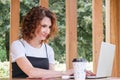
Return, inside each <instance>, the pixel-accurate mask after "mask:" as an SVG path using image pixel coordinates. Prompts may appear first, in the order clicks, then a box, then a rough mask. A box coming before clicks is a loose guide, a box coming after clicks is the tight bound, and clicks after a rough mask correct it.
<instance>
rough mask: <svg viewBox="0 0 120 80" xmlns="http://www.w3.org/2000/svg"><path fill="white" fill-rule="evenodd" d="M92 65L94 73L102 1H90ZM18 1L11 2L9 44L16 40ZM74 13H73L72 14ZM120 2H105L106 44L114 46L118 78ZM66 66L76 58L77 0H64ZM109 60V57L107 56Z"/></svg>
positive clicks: (100, 35)
mask: <svg viewBox="0 0 120 80" xmlns="http://www.w3.org/2000/svg"><path fill="white" fill-rule="evenodd" d="M48 1H49V0H40V5H42V6H45V7H48ZM92 2H93V3H92V16H93V17H92V29H93V32H92V33H93V63H94V71H95V72H96V67H97V63H98V56H99V51H100V44H101V41H103V37H104V36H103V15H102V0H92ZM19 11H20V2H19V0H11V18H10V20H11V21H10V25H11V28H10V43H11V42H12V41H14V40H16V39H18V34H19V19H20V18H19V13H20V12H19ZM73 12H74V13H73ZM119 14H120V0H106V42H110V43H113V44H115V45H116V52H115V59H114V66H113V74H112V76H117V77H118V76H119V77H120V37H119V36H120V15H119ZM66 54H67V56H66V64H67V69H69V68H71V67H72V59H73V58H74V57H76V56H77V0H74V1H73V0H66ZM108 58H109V55H108Z"/></svg>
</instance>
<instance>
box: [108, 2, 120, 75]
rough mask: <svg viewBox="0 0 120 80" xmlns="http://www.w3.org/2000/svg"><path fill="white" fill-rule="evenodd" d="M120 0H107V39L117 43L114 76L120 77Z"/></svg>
mask: <svg viewBox="0 0 120 80" xmlns="http://www.w3.org/2000/svg"><path fill="white" fill-rule="evenodd" d="M119 4H120V1H119V0H106V41H107V42H110V43H113V44H115V45H116V53H115V59H114V64H113V73H112V76H114V77H118V76H119V77H120V54H119V53H120V28H119V27H120V23H119V22H120V15H119V14H120V9H119V8H120V6H119Z"/></svg>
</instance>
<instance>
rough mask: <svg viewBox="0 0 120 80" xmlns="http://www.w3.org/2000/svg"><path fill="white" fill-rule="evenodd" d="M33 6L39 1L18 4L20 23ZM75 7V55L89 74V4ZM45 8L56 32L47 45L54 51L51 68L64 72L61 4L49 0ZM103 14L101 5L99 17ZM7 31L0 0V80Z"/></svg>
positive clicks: (6, 7)
mask: <svg viewBox="0 0 120 80" xmlns="http://www.w3.org/2000/svg"><path fill="white" fill-rule="evenodd" d="M103 3H105V0H103ZM37 5H39V0H20V23H21V20H22V18H23V17H24V16H25V15H26V13H27V12H28V11H29V10H30V9H31V8H32V7H33V6H37ZM77 5H78V6H77V7H78V9H77V23H78V24H77V38H78V40H77V41H78V54H79V57H84V58H86V59H87V60H88V62H90V64H89V66H90V67H88V68H89V69H90V70H92V0H78V4H77ZM49 8H50V9H51V10H52V11H53V12H54V13H56V15H57V20H58V21H57V24H58V28H59V33H58V34H57V36H56V37H55V38H54V39H53V40H50V42H49V44H50V45H51V46H52V47H53V49H54V51H55V60H56V67H55V68H56V70H65V69H66V65H65V57H66V55H65V53H66V52H65V46H66V43H65V29H66V27H65V25H66V24H65V20H66V19H65V0H49ZM104 13H105V4H103V15H104ZM103 20H105V19H103ZM103 22H105V21H103ZM104 24H105V23H103V25H104ZM9 31H10V0H0V77H9V66H10V63H9V62H10V61H9V47H10V46H9V34H10V33H9Z"/></svg>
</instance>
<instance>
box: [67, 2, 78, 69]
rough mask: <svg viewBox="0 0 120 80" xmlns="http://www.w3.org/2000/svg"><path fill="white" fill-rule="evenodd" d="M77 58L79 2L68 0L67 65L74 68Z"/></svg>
mask: <svg viewBox="0 0 120 80" xmlns="http://www.w3.org/2000/svg"><path fill="white" fill-rule="evenodd" d="M76 57H77V0H74V1H73V0H66V64H67V69H69V68H72V60H73V58H76Z"/></svg>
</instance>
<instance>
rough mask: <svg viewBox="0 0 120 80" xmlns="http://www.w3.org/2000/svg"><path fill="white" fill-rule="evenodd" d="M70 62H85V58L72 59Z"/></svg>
mask: <svg viewBox="0 0 120 80" xmlns="http://www.w3.org/2000/svg"><path fill="white" fill-rule="evenodd" d="M72 62H87V60H86V59H85V58H74V59H73V61H72Z"/></svg>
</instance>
